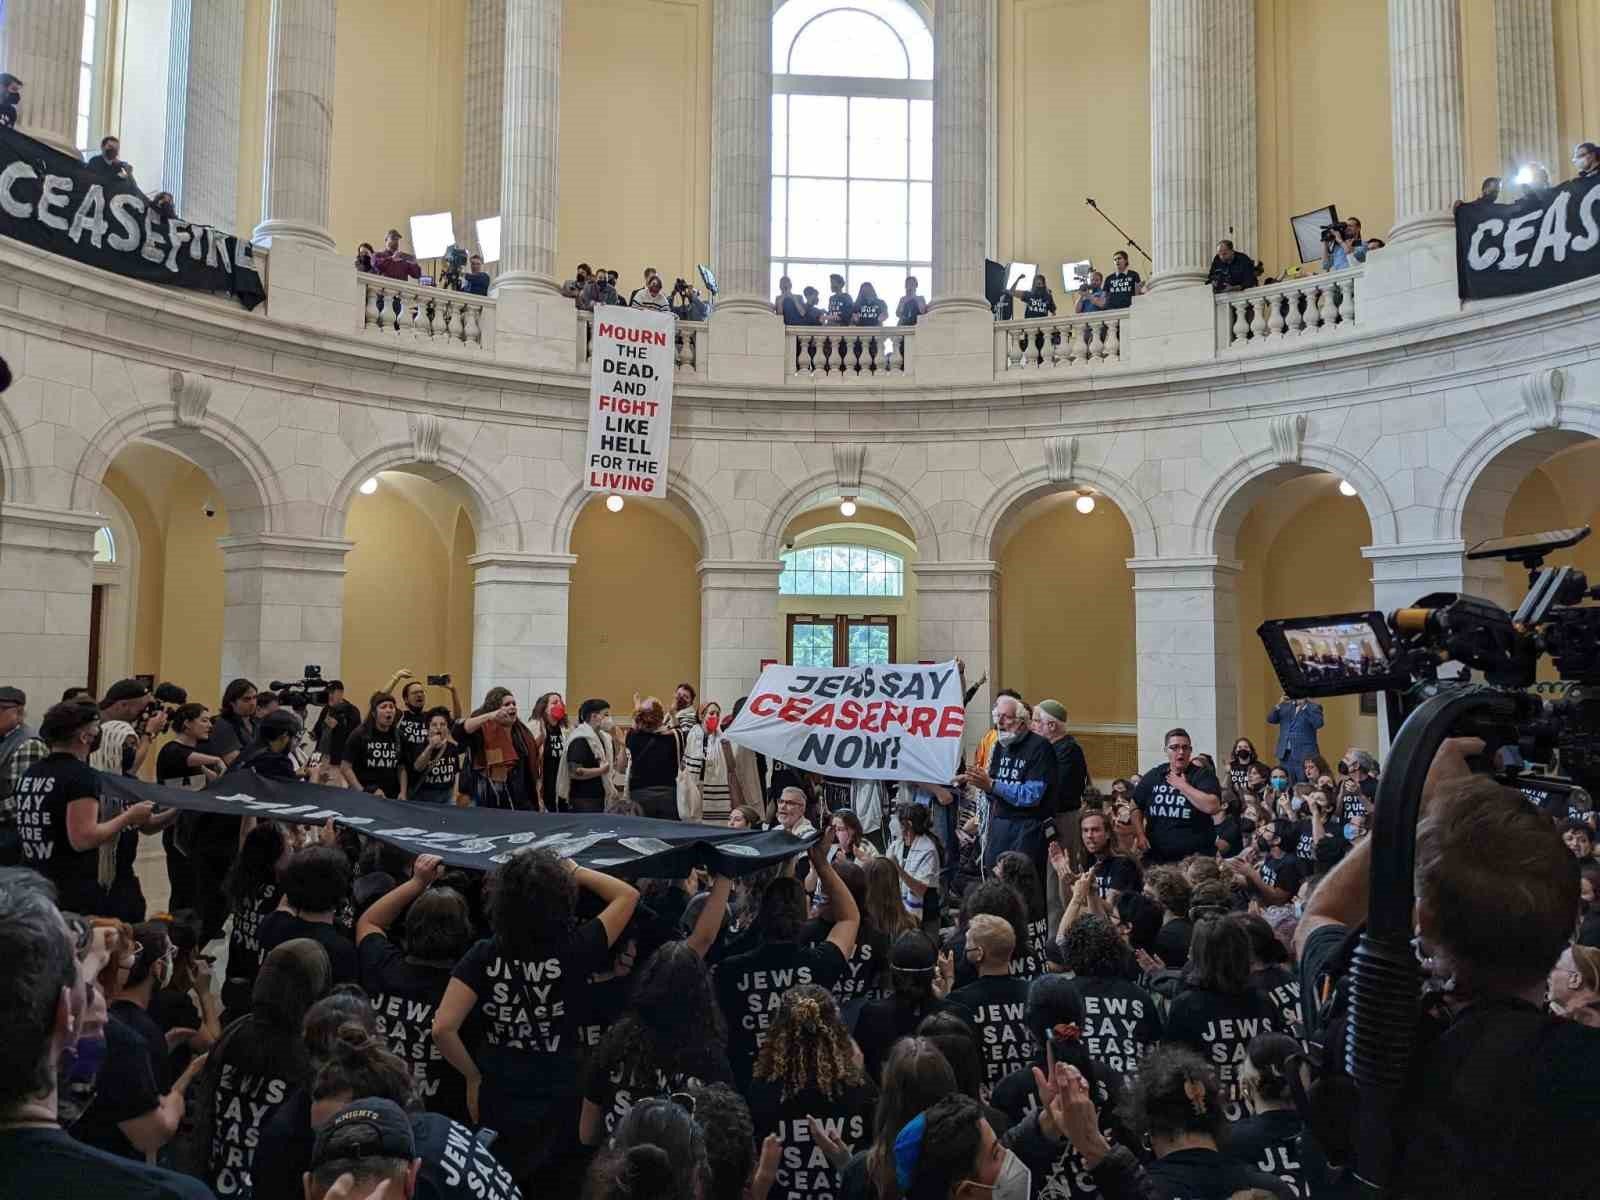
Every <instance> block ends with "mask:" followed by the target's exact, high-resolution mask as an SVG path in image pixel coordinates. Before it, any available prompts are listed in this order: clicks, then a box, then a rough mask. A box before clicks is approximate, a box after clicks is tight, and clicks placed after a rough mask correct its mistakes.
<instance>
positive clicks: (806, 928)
mask: <svg viewBox="0 0 1600 1200" xmlns="http://www.w3.org/2000/svg"><path fill="white" fill-rule="evenodd" d="M832 929H833V923H832V922H831V921H824V920H822V919H820V918H815V919H813V920H810V921H807V922H806V923H805V924H804V925H802V926H801V927H800V940H801V941H802V942H804V943H805V944H807V945H811V944H813V943H816V942H825V941H827V940H828V933H829V931H830V930H832ZM830 990H831V991H832V992H833V995H834V998H835V999H836V1000H838V1001H839V1003H840V1004H843V1003H845V1002H846V1001H847V1000H876V999H878V998H879V997H880V996H887V995H888V994H889V935H888V934H886V933H882V932H880V931H878V930H876V929H871V930H868V929H858V930H857V931H856V947H855V949H854V950H853V951H852V952H851V954H850V957H849V958H847V959H846V960H845V964H844V974H843V975H840V976H839V978H838V981H837V982H835V983H834V985H833V987H832V988H831V989H830Z"/></svg>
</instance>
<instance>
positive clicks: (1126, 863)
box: [1094, 854, 1144, 900]
mask: <svg viewBox="0 0 1600 1200" xmlns="http://www.w3.org/2000/svg"><path fill="white" fill-rule="evenodd" d="M1143 886H1144V872H1143V871H1141V870H1139V864H1138V863H1136V862H1134V861H1133V859H1131V858H1124V857H1123V856H1122V855H1120V854H1107V855H1106V856H1105V857H1103V858H1101V859H1099V860H1098V861H1097V862H1096V863H1095V864H1094V890H1095V891H1096V892H1098V893H1099V894H1100V899H1102V900H1105V899H1107V898H1108V897H1110V895H1111V893H1112V892H1136V891H1138V890H1139V889H1140V888H1142V887H1143Z"/></svg>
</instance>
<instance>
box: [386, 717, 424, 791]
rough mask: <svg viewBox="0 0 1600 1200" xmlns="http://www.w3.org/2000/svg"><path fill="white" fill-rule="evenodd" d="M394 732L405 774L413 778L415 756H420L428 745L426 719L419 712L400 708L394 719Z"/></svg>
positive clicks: (415, 763) (414, 773)
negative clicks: (398, 742) (404, 766)
mask: <svg viewBox="0 0 1600 1200" xmlns="http://www.w3.org/2000/svg"><path fill="white" fill-rule="evenodd" d="M424 711H426V710H424ZM394 732H395V736H397V737H398V738H399V739H400V753H401V754H402V756H403V758H402V761H403V762H404V763H405V764H406V773H407V774H408V775H412V776H415V775H416V773H417V755H419V754H421V753H422V751H423V749H424V748H425V747H426V746H427V744H428V718H427V717H426V716H424V715H423V713H421V712H412V711H411V710H410V709H409V708H402V709H401V710H400V715H399V716H398V717H396V718H395V722H394Z"/></svg>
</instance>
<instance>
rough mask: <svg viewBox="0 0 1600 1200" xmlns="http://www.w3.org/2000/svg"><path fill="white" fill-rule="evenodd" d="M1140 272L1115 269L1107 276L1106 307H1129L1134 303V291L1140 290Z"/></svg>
mask: <svg viewBox="0 0 1600 1200" xmlns="http://www.w3.org/2000/svg"><path fill="white" fill-rule="evenodd" d="M1140 282H1141V281H1140V279H1139V272H1137V271H1113V272H1112V273H1111V274H1109V275H1107V276H1106V283H1105V289H1106V307H1107V308H1127V307H1128V306H1129V305H1131V304H1132V303H1133V296H1134V293H1135V292H1137V291H1138V290H1139V284H1140Z"/></svg>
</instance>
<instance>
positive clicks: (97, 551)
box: [94, 525, 117, 563]
mask: <svg viewBox="0 0 1600 1200" xmlns="http://www.w3.org/2000/svg"><path fill="white" fill-rule="evenodd" d="M94 561H95V562H97V563H114V562H116V561H117V539H116V538H114V537H112V536H111V526H109V525H102V526H100V528H99V529H96V530H95V531H94Z"/></svg>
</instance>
